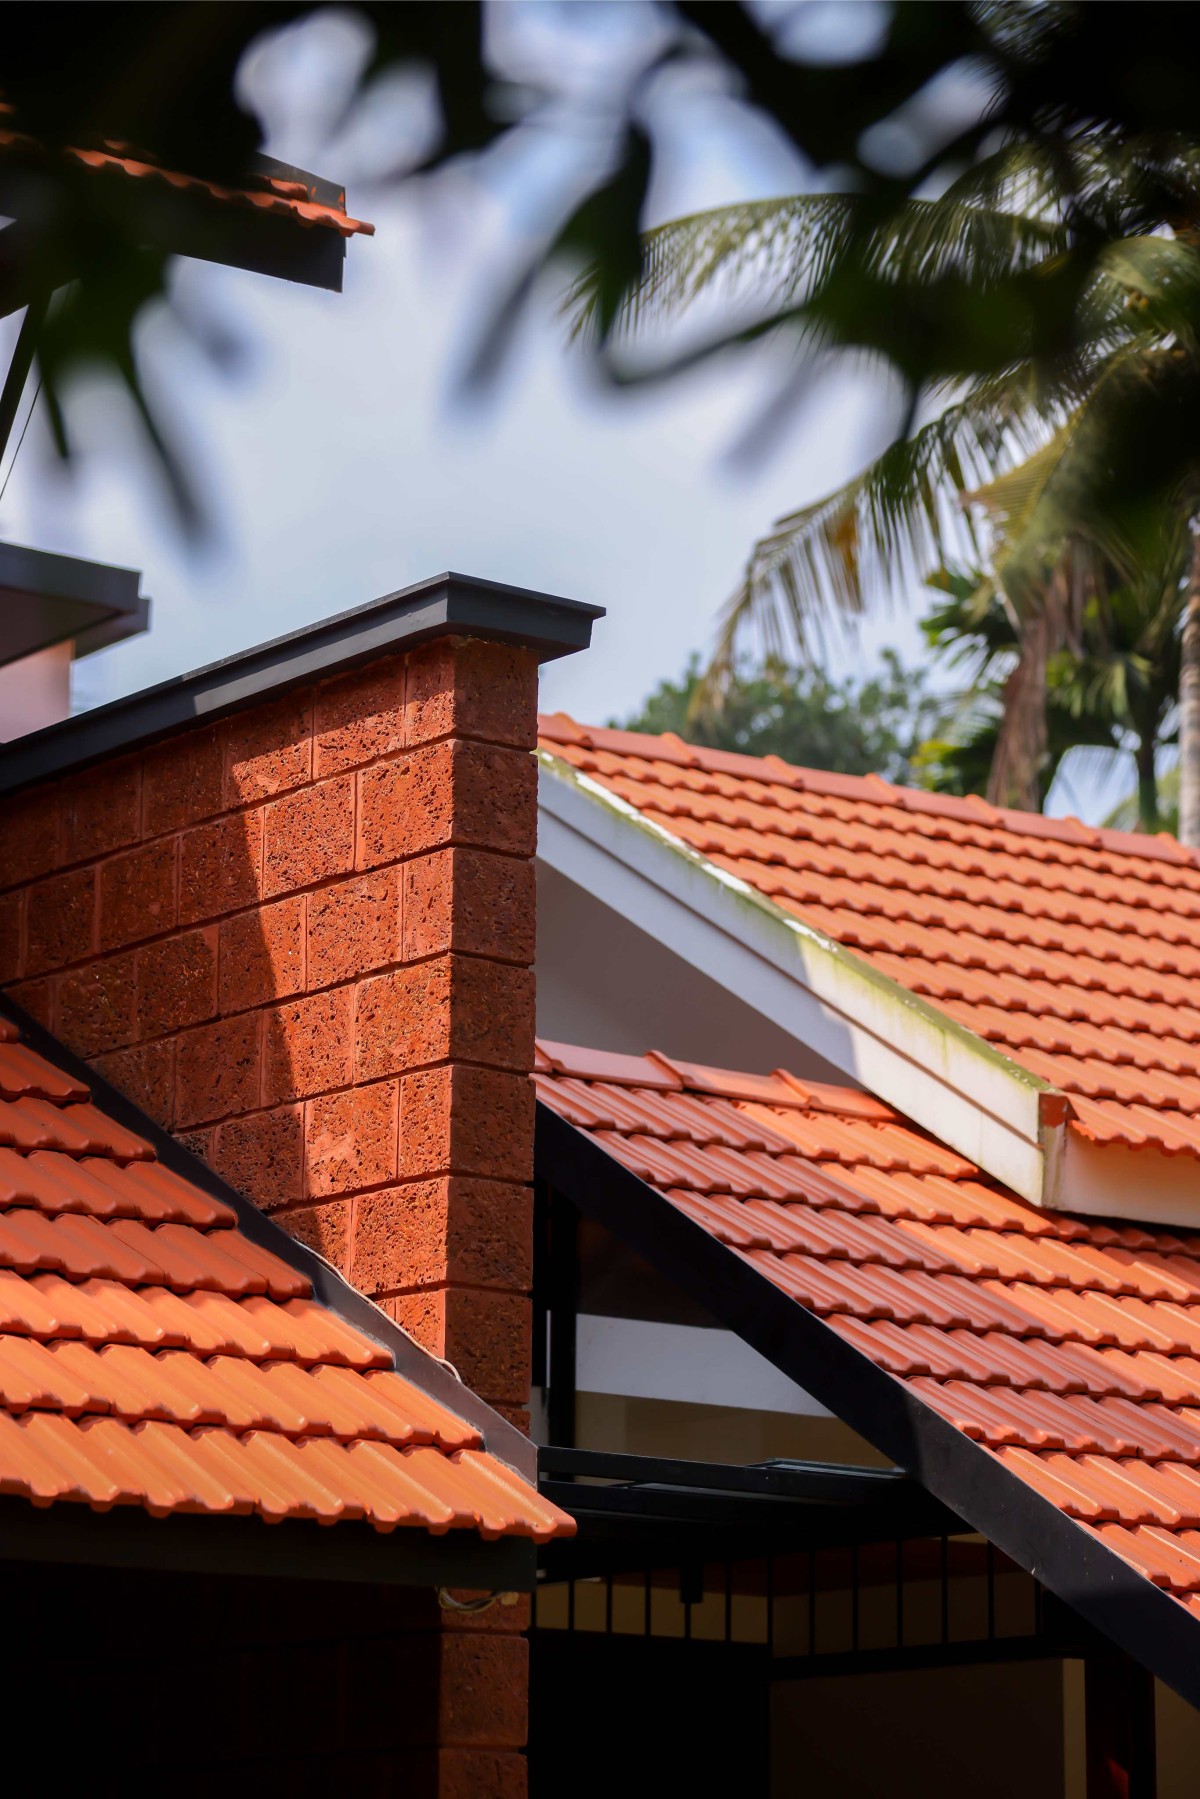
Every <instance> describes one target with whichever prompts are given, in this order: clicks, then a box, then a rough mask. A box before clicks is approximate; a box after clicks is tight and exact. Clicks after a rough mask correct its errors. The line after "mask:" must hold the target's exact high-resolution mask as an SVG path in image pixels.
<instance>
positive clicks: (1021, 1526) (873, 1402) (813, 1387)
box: [535, 1101, 1200, 1707]
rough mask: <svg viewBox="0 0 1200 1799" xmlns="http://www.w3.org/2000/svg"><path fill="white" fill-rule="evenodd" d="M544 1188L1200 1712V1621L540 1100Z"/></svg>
mask: <svg viewBox="0 0 1200 1799" xmlns="http://www.w3.org/2000/svg"><path fill="white" fill-rule="evenodd" d="M536 1133H537V1134H536V1150H535V1161H536V1167H537V1173H538V1178H539V1179H541V1180H544V1181H546V1182H547V1183H548V1184H549V1185H550V1186H552V1187H553V1188H554V1189H555V1190H556V1191H557V1192H558V1193H560V1194H562V1195H563V1196H564V1197H565V1198H566V1199H569V1200H570V1201H571V1202H572V1204H574V1205H576V1206H577V1207H578V1208H579V1210H580V1211H581V1212H583V1213H584V1214H585V1215H586V1216H587V1217H589V1218H592V1219H595V1220H596V1221H597V1222H598V1223H600V1224H603V1225H604V1226H605V1227H606V1228H607V1229H609V1230H611V1231H612V1232H613V1233H614V1234H615V1235H616V1236H618V1237H620V1238H621V1239H622V1241H623V1242H625V1243H626V1244H628V1245H629V1247H630V1248H631V1249H634V1250H636V1251H637V1253H638V1254H639V1255H642V1256H644V1257H645V1259H646V1260H647V1261H648V1262H650V1263H652V1264H653V1266H654V1267H655V1268H657V1269H658V1271H659V1273H660V1274H663V1275H665V1276H666V1278H667V1279H669V1280H673V1281H675V1282H676V1283H677V1284H678V1285H679V1286H680V1287H682V1288H683V1289H684V1290H685V1291H686V1292H687V1293H689V1294H690V1295H691V1296H692V1298H694V1299H696V1300H698V1301H699V1302H700V1303H701V1304H702V1305H704V1306H706V1307H707V1308H708V1310H709V1311H710V1312H712V1313H713V1314H714V1316H716V1317H717V1318H719V1319H720V1320H721V1322H722V1323H723V1324H725V1325H726V1326H728V1328H729V1329H730V1330H733V1331H736V1332H737V1334H738V1336H739V1337H741V1338H742V1340H743V1341H744V1342H746V1343H749V1344H750V1345H751V1347H752V1348H754V1349H757V1350H758V1352H759V1354H760V1355H764V1356H766V1358H767V1360H768V1361H770V1362H773V1363H774V1365H775V1367H777V1368H778V1369H779V1370H780V1372H781V1373H783V1374H786V1375H787V1376H788V1378H789V1379H791V1380H794V1381H796V1382H797V1384H798V1385H800V1386H802V1387H804V1388H805V1390H806V1391H807V1392H809V1393H811V1394H813V1396H814V1397H815V1398H816V1399H818V1400H819V1401H820V1403H821V1404H822V1405H825V1406H827V1407H828V1408H829V1410H830V1411H831V1412H833V1413H834V1414H835V1415H836V1416H837V1417H839V1418H841V1419H842V1420H843V1421H844V1422H845V1423H846V1424H848V1425H850V1427H851V1429H853V1430H855V1431H857V1432H858V1433H859V1435H860V1436H863V1437H865V1438H866V1439H867V1441H868V1442H869V1443H871V1444H873V1445H874V1447H875V1448H876V1449H878V1450H880V1451H881V1452H882V1453H883V1454H884V1455H886V1456H888V1457H890V1459H891V1460H892V1461H894V1462H896V1463H897V1464H898V1465H899V1466H900V1467H902V1468H903V1469H905V1471H906V1472H907V1473H908V1474H910V1475H911V1476H912V1477H913V1479H914V1480H917V1481H919V1482H920V1483H921V1485H922V1486H923V1487H925V1488H926V1489H927V1490H928V1491H929V1492H930V1493H932V1494H933V1495H934V1497H935V1498H936V1499H939V1500H941V1502H942V1503H943V1504H944V1505H947V1506H949V1507H950V1509H951V1510H952V1511H954V1512H956V1513H957V1514H958V1516H959V1517H961V1518H963V1519H964V1520H965V1521H966V1522H967V1523H968V1524H969V1525H970V1526H971V1528H972V1529H974V1530H977V1531H979V1532H981V1533H982V1534H983V1535H984V1536H986V1537H987V1538H988V1539H989V1540H990V1541H991V1542H992V1543H994V1544H995V1545H996V1547H997V1548H998V1549H1000V1550H1002V1551H1003V1552H1004V1554H1005V1555H1007V1556H1009V1557H1011V1559H1012V1560H1013V1561H1014V1562H1016V1563H1017V1564H1018V1565H1019V1566H1020V1567H1022V1568H1024V1569H1025V1570H1026V1571H1027V1572H1028V1573H1030V1574H1032V1575H1033V1576H1034V1578H1035V1579H1036V1580H1038V1581H1040V1582H1041V1583H1042V1585H1043V1586H1045V1587H1047V1588H1049V1590H1050V1591H1051V1592H1052V1593H1054V1594H1056V1595H1057V1597H1058V1598H1059V1599H1061V1600H1063V1601H1064V1602H1065V1603H1066V1604H1067V1605H1069V1606H1071V1607H1072V1608H1073V1609H1074V1610H1075V1611H1076V1612H1078V1613H1079V1614H1080V1615H1081V1616H1082V1617H1084V1618H1086V1619H1087V1621H1088V1622H1089V1623H1090V1624H1093V1625H1095V1626H1096V1628H1097V1629H1098V1630H1101V1631H1103V1633H1104V1634H1105V1635H1106V1636H1107V1637H1109V1638H1110V1639H1111V1640H1112V1641H1113V1642H1116V1643H1119V1644H1120V1646H1121V1647H1122V1648H1123V1649H1125V1650H1126V1651H1128V1653H1129V1654H1130V1655H1131V1656H1133V1657H1134V1659H1135V1660H1136V1661H1138V1662H1140V1663H1142V1665H1143V1666H1144V1667H1146V1668H1148V1669H1150V1670H1151V1672H1152V1673H1154V1674H1156V1675H1157V1676H1158V1677H1159V1679H1160V1680H1163V1681H1165V1682H1166V1684H1167V1685H1168V1686H1170V1687H1172V1688H1173V1689H1174V1690H1175V1692H1177V1693H1178V1694H1179V1695H1180V1697H1181V1698H1183V1699H1186V1700H1187V1701H1188V1703H1189V1704H1191V1705H1194V1706H1197V1707H1200V1621H1198V1620H1197V1619H1195V1618H1193V1617H1191V1615H1190V1614H1189V1613H1188V1612H1187V1611H1185V1609H1184V1607H1183V1606H1182V1605H1180V1604H1179V1602H1178V1601H1177V1600H1175V1599H1173V1598H1172V1597H1171V1595H1170V1594H1169V1593H1166V1592H1164V1591H1163V1590H1162V1589H1160V1588H1158V1587H1156V1586H1154V1585H1153V1583H1152V1582H1151V1581H1149V1580H1147V1579H1145V1577H1144V1576H1143V1575H1140V1574H1138V1573H1137V1572H1136V1570H1135V1569H1133V1568H1132V1567H1130V1565H1129V1564H1128V1563H1127V1562H1125V1561H1123V1560H1122V1559H1121V1557H1120V1556H1118V1555H1116V1554H1114V1553H1113V1551H1111V1550H1109V1549H1106V1548H1105V1547H1104V1545H1103V1543H1102V1542H1101V1541H1100V1540H1099V1539H1098V1538H1096V1537H1094V1536H1092V1535H1091V1533H1090V1532H1089V1531H1087V1530H1086V1529H1085V1528H1084V1527H1083V1526H1082V1525H1079V1524H1076V1523H1075V1522H1074V1520H1073V1519H1070V1518H1068V1517H1066V1516H1065V1514H1064V1513H1062V1512H1060V1511H1059V1510H1058V1508H1057V1507H1056V1506H1054V1505H1051V1504H1050V1502H1049V1501H1048V1500H1045V1499H1042V1498H1041V1497H1040V1496H1039V1495H1038V1494H1037V1493H1035V1492H1034V1491H1033V1489H1032V1488H1031V1487H1029V1486H1028V1485H1027V1484H1026V1483H1025V1482H1024V1481H1023V1480H1021V1479H1020V1478H1019V1477H1018V1476H1017V1475H1015V1474H1013V1473H1011V1472H1010V1471H1009V1470H1008V1469H1007V1468H1006V1467H1005V1466H1004V1465H1003V1463H1001V1462H999V1461H997V1459H996V1458H995V1456H993V1455H992V1454H990V1452H989V1451H988V1450H986V1449H984V1448H983V1447H982V1446H981V1445H980V1444H978V1443H974V1442H972V1441H971V1439H970V1438H969V1437H967V1436H964V1435H963V1433H962V1432H961V1431H959V1430H956V1429H955V1427H954V1426H953V1425H952V1424H950V1423H948V1422H947V1420H946V1419H944V1418H941V1417H939V1415H938V1414H937V1413H936V1412H934V1411H932V1410H931V1409H930V1408H929V1407H928V1406H926V1405H924V1404H923V1403H922V1402H921V1400H920V1399H919V1398H918V1397H917V1395H916V1394H914V1393H912V1392H911V1391H910V1390H909V1388H908V1387H907V1386H906V1385H905V1383H904V1382H903V1381H901V1380H898V1379H897V1378H895V1377H894V1376H893V1375H890V1374H888V1373H886V1372H885V1371H884V1370H883V1369H882V1368H879V1367H878V1366H877V1365H876V1364H875V1363H874V1362H872V1361H871V1360H870V1359H869V1357H867V1356H865V1355H863V1354H862V1353H861V1352H860V1351H859V1350H857V1349H854V1348H852V1347H851V1345H850V1344H849V1343H847V1342H846V1341H845V1339H844V1338H842V1337H839V1336H838V1334H837V1332H836V1331H834V1330H831V1329H830V1328H829V1327H828V1326H827V1325H826V1324H824V1323H823V1322H822V1320H821V1319H820V1318H818V1317H817V1316H816V1314H815V1313H813V1312H808V1311H806V1310H805V1309H804V1307H803V1306H801V1305H799V1304H797V1302H796V1301H795V1300H793V1299H791V1298H789V1297H788V1295H787V1294H786V1293H784V1292H783V1291H782V1290H781V1289H780V1288H778V1287H776V1286H774V1285H773V1284H772V1282H771V1281H769V1280H768V1279H767V1278H766V1276H765V1275H761V1274H759V1273H758V1271H757V1270H756V1269H755V1268H754V1267H753V1265H752V1264H751V1263H749V1262H747V1261H746V1260H745V1259H744V1258H743V1257H742V1256H740V1255H738V1254H737V1252H736V1251H735V1250H732V1249H729V1248H727V1247H726V1245H724V1244H722V1243H719V1242H718V1241H717V1239H716V1238H715V1237H713V1236H711V1235H710V1234H709V1233H708V1231H706V1230H705V1229H704V1227H703V1226H702V1225H699V1224H695V1223H693V1221H692V1220H691V1219H690V1218H688V1217H686V1216H685V1214H684V1213H683V1212H681V1211H680V1210H679V1209H678V1207H676V1206H674V1205H672V1204H671V1202H670V1201H669V1200H668V1199H664V1198H663V1196H662V1195H661V1194H660V1193H658V1192H657V1191H656V1190H655V1189H654V1188H653V1187H650V1186H648V1185H647V1184H646V1182H645V1181H642V1180H640V1179H639V1178H638V1176H637V1175H635V1174H633V1173H632V1172H631V1171H630V1170H629V1169H627V1168H625V1167H624V1166H623V1165H622V1164H621V1163H620V1162H617V1161H616V1160H614V1158H613V1157H612V1156H610V1155H609V1154H608V1153H607V1151H605V1150H604V1149H603V1148H602V1147H601V1146H600V1144H598V1143H596V1142H594V1141H593V1140H592V1138H590V1137H588V1136H587V1135H586V1134H585V1133H584V1132H582V1131H580V1130H577V1129H576V1128H575V1127H574V1126H573V1125H570V1124H568V1123H567V1122H566V1120H565V1119H563V1118H560V1117H559V1116H558V1114H557V1113H556V1112H554V1111H552V1110H551V1108H550V1107H549V1106H547V1105H546V1104H544V1103H543V1102H541V1101H539V1102H538V1107H537V1127H536Z"/></svg>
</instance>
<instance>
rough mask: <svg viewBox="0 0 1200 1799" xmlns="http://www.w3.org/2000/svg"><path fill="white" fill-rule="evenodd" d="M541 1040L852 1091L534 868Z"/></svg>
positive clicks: (734, 1002) (679, 962) (568, 886)
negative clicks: (777, 1071) (774, 1073)
mask: <svg viewBox="0 0 1200 1799" xmlns="http://www.w3.org/2000/svg"><path fill="white" fill-rule="evenodd" d="M537 874H538V930H537V942H538V947H537V1027H538V1035H539V1036H540V1037H549V1038H552V1039H555V1040H556V1041H558V1042H560V1043H580V1044H586V1045H587V1047H588V1048H590V1049H611V1050H620V1051H624V1052H626V1053H628V1054H631V1055H640V1054H642V1053H643V1052H644V1051H646V1050H648V1049H658V1050H662V1051H663V1052H664V1054H666V1055H670V1056H679V1057H680V1058H681V1059H682V1060H684V1061H688V1062H708V1063H710V1064H711V1065H713V1066H714V1067H717V1068H740V1069H747V1070H750V1071H752V1072H754V1073H769V1072H770V1070H771V1069H772V1068H787V1069H789V1070H790V1072H791V1073H792V1074H796V1075H800V1076H801V1077H803V1076H805V1075H807V1076H809V1078H810V1079H812V1080H823V1081H831V1082H834V1083H835V1084H836V1085H838V1086H852V1085H854V1083H853V1082H852V1081H850V1080H848V1079H847V1077H846V1076H845V1075H844V1074H842V1073H840V1072H839V1071H838V1070H837V1069H835V1068H834V1067H833V1066H832V1065H831V1064H830V1063H828V1062H826V1061H824V1060H823V1059H822V1058H821V1057H819V1056H815V1055H813V1053H812V1052H811V1051H810V1050H809V1049H807V1048H806V1047H805V1045H804V1044H803V1043H801V1042H799V1041H798V1040H797V1039H796V1038H794V1037H790V1036H788V1035H787V1033H786V1032H784V1031H781V1030H780V1029H779V1027H778V1026H777V1025H775V1024H773V1023H771V1022H769V1021H768V1020H767V1019H765V1018H763V1016H762V1015H761V1013H759V1012H756V1011H755V1010H754V1009H753V1007H751V1006H748V1005H746V1004H745V1002H744V1001H743V1000H741V999H739V998H738V997H737V995H736V994H735V993H732V992H730V991H729V990H728V989H727V988H725V987H722V986H721V985H720V984H719V983H718V982H717V981H715V980H712V979H711V978H710V977H709V976H707V975H703V974H701V973H699V972H698V970H696V969H695V968H693V967H691V966H690V964H688V963H687V962H685V961H684V960H683V959H682V957H680V956H677V955H675V954H674V953H673V952H672V951H671V950H670V949H668V948H667V947H666V946H665V945H664V944H662V943H659V942H657V941H656V940H655V939H654V938H652V937H649V936H647V935H646V933H645V932H643V931H639V930H637V929H636V928H635V927H634V926H633V925H631V924H630V923H629V921H628V920H627V919H625V918H623V917H621V916H620V915H619V914H618V913H616V912H614V911H613V910H612V909H611V908H610V907H608V906H606V905H604V904H603V903H602V902H601V901H600V900H597V899H596V898H594V897H593V895H591V894H590V893H586V892H585V891H584V890H583V889H582V888H581V887H579V886H577V885H576V884H575V883H574V882H573V881H569V880H568V879H567V878H566V876H565V875H562V874H560V873H558V872H557V870H555V869H552V868H548V867H547V866H546V865H545V864H544V863H543V862H541V861H540V860H539V862H538V870H537Z"/></svg>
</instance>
